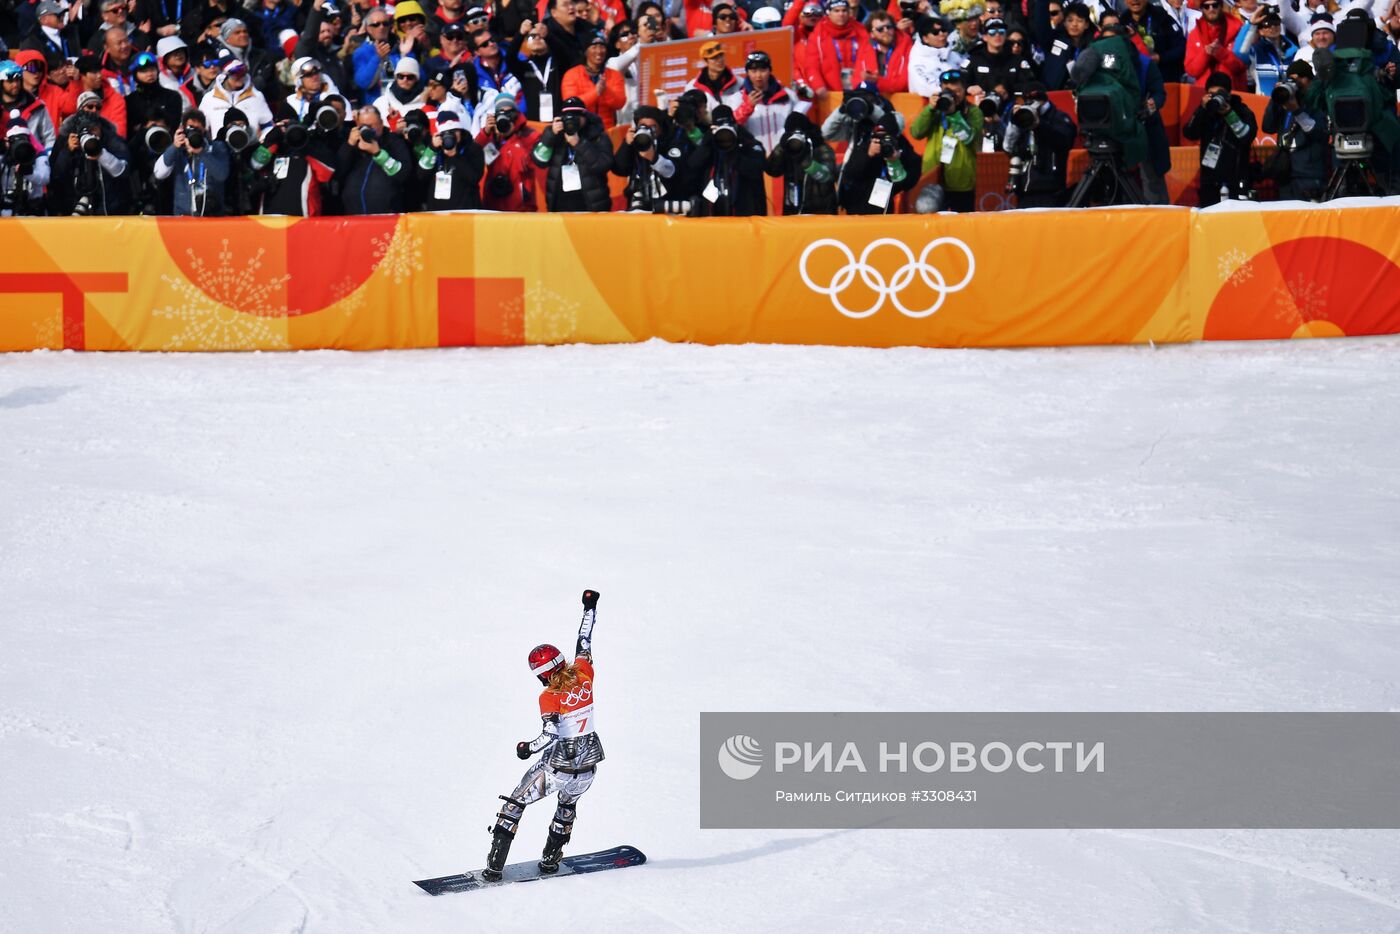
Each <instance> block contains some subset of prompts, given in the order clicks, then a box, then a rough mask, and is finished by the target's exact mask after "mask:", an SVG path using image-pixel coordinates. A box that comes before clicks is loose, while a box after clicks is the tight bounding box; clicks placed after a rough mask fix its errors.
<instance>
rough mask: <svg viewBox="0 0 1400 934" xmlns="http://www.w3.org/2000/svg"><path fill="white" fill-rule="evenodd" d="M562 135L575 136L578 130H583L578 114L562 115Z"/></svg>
mask: <svg viewBox="0 0 1400 934" xmlns="http://www.w3.org/2000/svg"><path fill="white" fill-rule="evenodd" d="M562 122H563V124H564V135H565V136H577V135H578V133H579V130H581V129H583V121H582V120H580V119H579V118H578V114H564V117H563V121H562Z"/></svg>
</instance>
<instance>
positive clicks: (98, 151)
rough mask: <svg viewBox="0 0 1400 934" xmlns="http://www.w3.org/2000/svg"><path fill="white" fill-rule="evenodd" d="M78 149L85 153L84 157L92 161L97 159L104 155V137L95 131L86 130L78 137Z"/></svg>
mask: <svg viewBox="0 0 1400 934" xmlns="http://www.w3.org/2000/svg"><path fill="white" fill-rule="evenodd" d="M78 148H79V149H81V150H82V151H83V155H85V156H87V157H88V158H90V159H96V158H97V157H98V156H100V155H102V137H101V135H100V134H98V133H96V132H94V131H93V130H84V131H83V132H82V135H81V136H79V137H78Z"/></svg>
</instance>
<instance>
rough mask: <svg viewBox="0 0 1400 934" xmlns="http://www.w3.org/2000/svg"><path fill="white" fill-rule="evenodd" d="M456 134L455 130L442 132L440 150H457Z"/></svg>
mask: <svg viewBox="0 0 1400 934" xmlns="http://www.w3.org/2000/svg"><path fill="white" fill-rule="evenodd" d="M457 133H458V131H457V130H443V131H442V133H441V136H442V148H443V149H456V148H457Z"/></svg>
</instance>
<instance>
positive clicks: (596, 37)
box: [588, 32, 704, 55]
mask: <svg viewBox="0 0 1400 934" xmlns="http://www.w3.org/2000/svg"><path fill="white" fill-rule="evenodd" d="M607 44H608V37H607V36H605V35H603V34H602V33H601V32H595V33H594V34H593V35H591V36H589V37H588V45H603V46H605V45H607ZM701 54H702V55H703V54H704V52H703V51H702V52H701Z"/></svg>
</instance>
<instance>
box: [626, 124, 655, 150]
mask: <svg viewBox="0 0 1400 934" xmlns="http://www.w3.org/2000/svg"><path fill="white" fill-rule="evenodd" d="M632 145H633V146H634V147H636V150H637V152H651V147H652V146H654V145H656V139H655V137H653V136H652V135H651V130H649V129H647V128H646V127H641V128H639V129H638V130H637V133H636V135H634V136H633V137H632Z"/></svg>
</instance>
